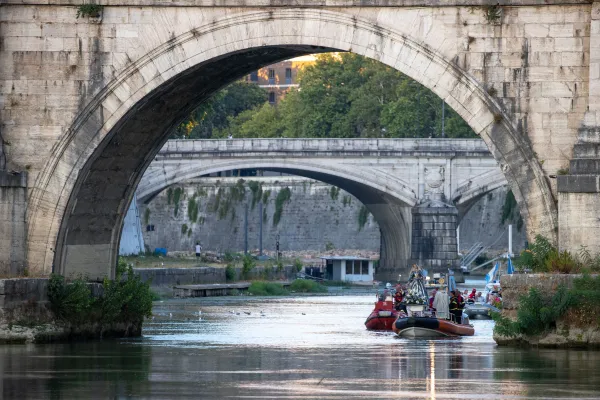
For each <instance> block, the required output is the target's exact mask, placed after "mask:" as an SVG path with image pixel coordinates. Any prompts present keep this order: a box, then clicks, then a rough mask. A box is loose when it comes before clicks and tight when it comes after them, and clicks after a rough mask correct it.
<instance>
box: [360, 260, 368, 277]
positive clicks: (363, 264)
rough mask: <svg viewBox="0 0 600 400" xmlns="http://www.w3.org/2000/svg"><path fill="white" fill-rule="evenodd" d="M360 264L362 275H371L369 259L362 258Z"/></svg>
mask: <svg viewBox="0 0 600 400" xmlns="http://www.w3.org/2000/svg"><path fill="white" fill-rule="evenodd" d="M360 266H361V269H360V273H361V275H369V262H368V261H367V260H362V261H361V264H360Z"/></svg>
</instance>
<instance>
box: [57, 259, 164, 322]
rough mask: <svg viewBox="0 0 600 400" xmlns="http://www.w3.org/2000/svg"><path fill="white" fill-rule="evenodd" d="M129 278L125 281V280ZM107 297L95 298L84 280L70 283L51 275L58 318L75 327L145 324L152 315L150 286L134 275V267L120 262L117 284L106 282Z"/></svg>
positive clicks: (75, 280)
mask: <svg viewBox="0 0 600 400" xmlns="http://www.w3.org/2000/svg"><path fill="white" fill-rule="evenodd" d="M124 275H125V278H124ZM103 287H104V294H103V295H102V297H99V298H95V297H93V296H92V292H91V290H90V287H89V286H88V284H87V283H86V282H85V281H84V280H83V279H82V278H78V279H74V280H72V281H71V282H67V281H66V280H65V278H64V277H63V276H61V275H54V274H52V275H50V279H49V281H48V299H49V301H50V308H51V310H52V312H53V313H54V315H55V316H56V317H57V318H58V319H60V320H62V321H64V322H65V323H68V324H71V325H74V326H75V325H81V324H86V323H89V324H96V323H105V324H114V323H134V324H141V323H142V321H143V320H144V318H145V317H150V316H151V314H152V297H153V295H152V292H151V291H150V285H149V284H148V283H146V282H141V281H140V278H139V276H136V275H134V273H133V269H132V267H131V266H127V264H126V263H125V262H124V261H123V260H122V259H120V260H119V264H118V266H117V271H116V276H115V279H114V280H109V279H105V280H104V283H103Z"/></svg>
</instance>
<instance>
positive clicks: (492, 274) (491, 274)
mask: <svg viewBox="0 0 600 400" xmlns="http://www.w3.org/2000/svg"><path fill="white" fill-rule="evenodd" d="M496 272H498V263H496V264H495V265H494V266H493V267H492V269H490V272H488V273H487V274H486V276H485V283H490V282H493V281H494V277H495V276H496Z"/></svg>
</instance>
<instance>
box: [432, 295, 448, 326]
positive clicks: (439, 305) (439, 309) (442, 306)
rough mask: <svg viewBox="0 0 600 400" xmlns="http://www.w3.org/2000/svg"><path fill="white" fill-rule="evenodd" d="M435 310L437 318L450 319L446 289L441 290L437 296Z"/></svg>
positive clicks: (434, 300)
mask: <svg viewBox="0 0 600 400" xmlns="http://www.w3.org/2000/svg"><path fill="white" fill-rule="evenodd" d="M433 308H435V316H436V317H438V318H439V319H448V318H449V317H450V313H449V312H448V293H446V290H445V289H440V290H438V291H437V293H436V294H435V298H434V299H433Z"/></svg>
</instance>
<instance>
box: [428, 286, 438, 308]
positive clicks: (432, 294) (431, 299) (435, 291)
mask: <svg viewBox="0 0 600 400" xmlns="http://www.w3.org/2000/svg"><path fill="white" fill-rule="evenodd" d="M436 293H437V289H433V290H432V291H431V297H430V298H429V309H430V310H431V311H433V312H435V307H434V306H433V302H434V301H435V294H436Z"/></svg>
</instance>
